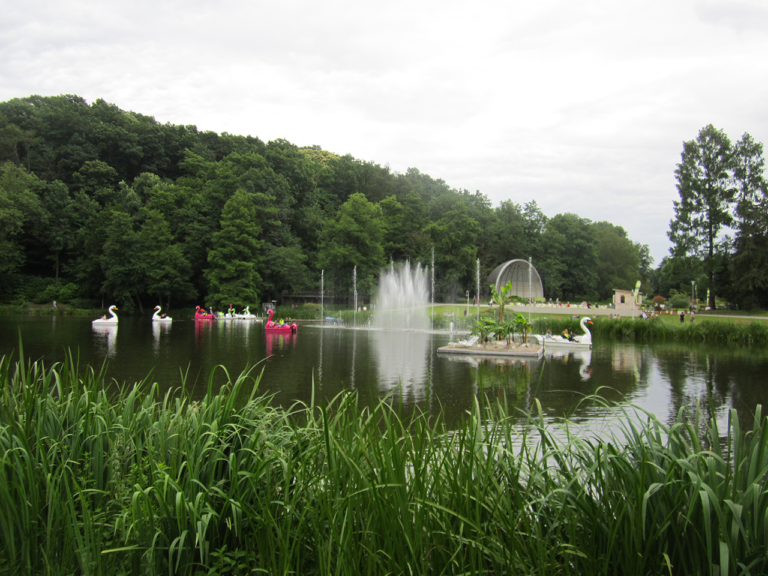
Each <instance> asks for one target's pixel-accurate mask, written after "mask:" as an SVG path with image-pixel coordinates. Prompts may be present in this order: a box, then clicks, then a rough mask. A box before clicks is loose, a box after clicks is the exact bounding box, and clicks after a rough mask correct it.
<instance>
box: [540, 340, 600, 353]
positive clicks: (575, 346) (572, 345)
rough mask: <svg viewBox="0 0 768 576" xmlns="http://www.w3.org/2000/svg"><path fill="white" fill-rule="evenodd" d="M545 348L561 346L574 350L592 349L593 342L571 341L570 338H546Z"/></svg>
mask: <svg viewBox="0 0 768 576" xmlns="http://www.w3.org/2000/svg"><path fill="white" fill-rule="evenodd" d="M544 348H561V349H572V350H591V349H592V342H578V341H577V342H571V341H570V340H555V339H552V338H545V339H544Z"/></svg>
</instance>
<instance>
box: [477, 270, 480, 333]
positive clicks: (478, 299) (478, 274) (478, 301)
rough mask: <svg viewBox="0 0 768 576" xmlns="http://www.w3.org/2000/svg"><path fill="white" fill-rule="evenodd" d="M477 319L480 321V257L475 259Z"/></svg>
mask: <svg viewBox="0 0 768 576" xmlns="http://www.w3.org/2000/svg"><path fill="white" fill-rule="evenodd" d="M477 321H478V322H480V258H478V259H477Z"/></svg>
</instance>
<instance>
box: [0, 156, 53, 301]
mask: <svg viewBox="0 0 768 576" xmlns="http://www.w3.org/2000/svg"><path fill="white" fill-rule="evenodd" d="M44 189H45V183H44V182H42V181H40V179H38V178H37V177H36V176H35V175H34V174H30V173H29V172H27V171H26V170H25V169H24V168H21V167H19V166H16V165H14V164H12V163H11V162H6V163H4V164H2V165H0V288H2V289H3V290H5V291H8V290H9V289H10V287H11V284H12V275H13V274H14V273H16V272H17V271H18V270H19V268H20V267H21V266H22V265H23V264H24V262H25V260H26V255H27V253H26V250H25V247H24V242H23V240H24V236H25V235H30V234H31V235H33V236H34V235H39V234H41V233H42V231H43V230H44V229H45V223H46V215H47V213H46V212H45V210H44V209H43V207H42V204H41V202H40V197H39V195H40V193H41V192H42V191H43V190H44Z"/></svg>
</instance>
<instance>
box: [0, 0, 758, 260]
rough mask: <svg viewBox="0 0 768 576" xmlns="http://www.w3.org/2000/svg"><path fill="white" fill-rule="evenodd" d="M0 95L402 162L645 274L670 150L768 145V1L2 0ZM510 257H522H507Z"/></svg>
mask: <svg viewBox="0 0 768 576" xmlns="http://www.w3.org/2000/svg"><path fill="white" fill-rule="evenodd" d="M0 14H2V17H0V100H2V101H4V100H8V99H10V98H15V97H23V96H29V95H31V94H41V95H56V94H78V95H80V96H82V97H84V98H86V99H87V100H88V101H89V102H92V101H93V100H95V99H97V98H103V99H105V100H107V101H108V102H112V103H114V104H116V105H118V106H119V107H120V108H123V109H127V110H133V111H135V112H141V113H143V114H147V115H151V116H154V117H155V118H156V119H157V120H158V121H160V122H171V123H174V124H195V125H197V127H198V128H200V129H202V130H214V131H216V132H229V133H232V134H250V135H253V136H258V137H259V138H261V139H262V140H264V141H268V140H273V139H276V138H285V139H287V140H289V141H290V142H292V143H294V144H297V145H299V146H304V145H312V144H318V145H320V146H321V147H323V148H324V149H326V150H330V151H331V152H334V153H336V154H346V153H349V154H352V155H353V156H355V157H356V158H359V159H362V160H370V161H373V162H376V163H378V164H381V165H389V166H390V168H391V169H392V170H393V171H396V172H405V171H406V170H407V169H408V168H409V167H415V168H418V169H419V170H420V171H421V172H423V173H426V174H429V175H430V176H432V177H434V178H440V179H442V180H445V181H446V182H447V183H448V184H449V185H450V186H452V187H454V188H466V189H468V190H471V191H473V192H474V191H475V190H479V191H480V192H482V193H483V194H485V195H487V196H488V197H489V198H490V199H491V201H492V202H493V204H494V205H498V203H499V202H500V201H502V200H507V199H509V200H512V201H514V202H519V203H524V202H527V201H530V200H536V201H537V202H538V203H539V205H540V206H541V208H542V210H543V211H544V213H545V214H547V215H548V216H554V215H555V214H558V213H561V212H574V213H576V214H579V215H580V216H582V217H585V218H589V219H591V220H608V221H610V222H613V223H614V224H618V225H621V226H623V227H624V228H625V229H626V230H627V232H628V233H629V236H630V238H632V239H633V240H635V241H639V242H642V243H644V244H648V245H650V247H651V254H652V255H653V257H654V258H655V260H656V264H658V262H659V261H660V260H661V258H663V257H664V256H665V255H666V254H667V251H668V247H669V242H668V240H667V237H666V232H667V229H668V226H669V220H670V218H671V217H672V215H673V207H672V202H673V200H675V199H676V198H677V191H676V189H675V179H674V170H675V165H676V164H677V163H678V162H679V160H680V152H681V150H682V143H683V141H684V140H691V139H693V138H695V137H696V134H697V133H698V131H699V130H700V129H701V128H702V127H703V126H705V125H707V124H710V123H711V124H714V125H715V126H716V127H717V128H720V129H722V130H725V132H726V133H727V134H728V135H729V136H730V137H731V139H732V140H734V141H735V140H737V139H738V138H739V137H740V136H741V135H742V134H743V133H745V132H749V133H750V134H752V135H753V136H754V137H755V139H757V140H758V141H760V142H764V143H765V142H768V108H767V107H766V102H768V97H767V96H768V74H766V72H768V57H767V55H768V34H766V30H768V3H766V2H758V1H754V0H749V1H731V2H725V1H711V0H707V1H700V2H699V1H688V0H677V1H676V2H669V1H665V2H658V1H655V0H652V1H650V2H649V1H646V2H642V3H639V2H638V3H628V2H615V1H611V2H609V1H594V0H582V1H581V2H573V1H565V0H552V1H547V0H543V1H539V2H510V1H506V2H502V1H494V2H475V3H470V2H466V1H463V2H453V1H445V0H443V1H440V2H419V1H418V0H416V1H409V2H403V1H399V0H397V1H393V0H388V1H386V2H376V3H374V2H365V1H361V0H358V1H356V2H349V1H343V0H326V1H324V2H294V1H290V0H289V1H286V0H278V1H270V2H263V1H261V0H250V1H243V0H231V1H222V2H217V3H211V2H199V1H197V0H186V1H184V2H181V1H166V2H158V1H153V2H148V1H145V0H138V1H137V0H134V1H133V2H119V3H118V2H109V1H101V2H86V1H82V0H70V1H69V2H50V1H47V2H42V1H39V0H25V1H24V2H19V1H18V0H0ZM515 256H518V257H524V256H526V255H515Z"/></svg>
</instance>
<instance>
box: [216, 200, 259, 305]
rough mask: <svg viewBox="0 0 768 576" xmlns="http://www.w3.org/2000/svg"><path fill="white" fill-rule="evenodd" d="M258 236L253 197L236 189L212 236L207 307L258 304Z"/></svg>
mask: <svg viewBox="0 0 768 576" xmlns="http://www.w3.org/2000/svg"><path fill="white" fill-rule="evenodd" d="M259 233H260V229H259V226H258V224H256V206H255V204H254V198H253V195H252V194H249V193H248V192H246V191H245V190H242V189H239V190H237V191H236V192H235V193H234V194H233V195H232V197H231V198H230V199H229V200H228V201H227V203H226V204H225V205H224V210H223V211H222V215H221V230H219V231H218V232H216V233H215V234H214V235H213V248H212V249H211V251H210V252H209V253H208V264H209V265H210V267H209V268H208V270H206V271H205V278H206V280H207V281H208V285H209V290H208V297H207V298H206V304H207V305H209V306H216V307H218V308H224V307H226V306H228V305H229V304H235V305H237V306H248V305H255V304H258V302H259V291H260V289H261V276H260V275H259V272H258V268H259V251H260V250H261V247H262V242H261V241H260V240H259Z"/></svg>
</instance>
